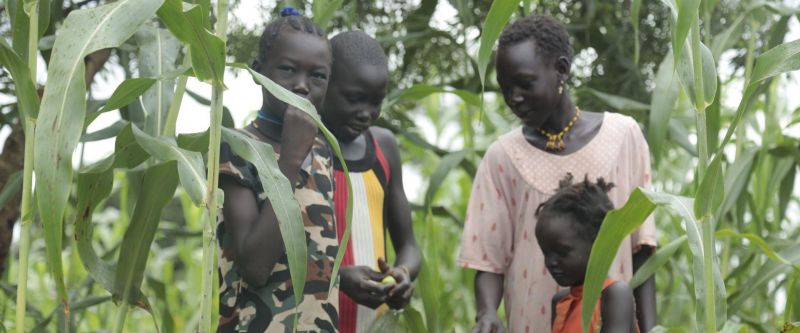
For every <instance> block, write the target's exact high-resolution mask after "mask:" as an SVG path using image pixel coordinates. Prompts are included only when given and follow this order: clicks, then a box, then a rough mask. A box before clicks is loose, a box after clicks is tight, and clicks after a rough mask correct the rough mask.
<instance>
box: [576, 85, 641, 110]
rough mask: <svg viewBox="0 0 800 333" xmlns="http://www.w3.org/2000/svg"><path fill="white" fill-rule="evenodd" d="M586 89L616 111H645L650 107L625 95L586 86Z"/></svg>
mask: <svg viewBox="0 0 800 333" xmlns="http://www.w3.org/2000/svg"><path fill="white" fill-rule="evenodd" d="M586 90H587V91H588V92H590V93H591V94H592V95H594V96H596V97H597V98H599V99H600V100H601V101H603V102H604V103H606V104H608V106H610V107H612V108H613V109H615V110H617V111H626V110H630V111H646V110H649V109H650V105H647V104H644V103H642V102H639V101H634V100H632V99H630V98H627V97H622V96H619V95H613V94H607V93H604V92H601V91H597V90H595V89H592V88H586Z"/></svg>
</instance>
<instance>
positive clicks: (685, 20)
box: [672, 0, 700, 64]
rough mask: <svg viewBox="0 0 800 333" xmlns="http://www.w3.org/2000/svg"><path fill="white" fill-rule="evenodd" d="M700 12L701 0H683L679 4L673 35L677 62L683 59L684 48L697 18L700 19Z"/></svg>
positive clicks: (674, 53) (673, 46)
mask: <svg viewBox="0 0 800 333" xmlns="http://www.w3.org/2000/svg"><path fill="white" fill-rule="evenodd" d="M699 12H700V0H682V1H681V2H680V4H679V5H678V18H677V21H676V22H675V27H674V28H673V31H674V34H673V36H672V48H673V55H674V56H675V63H678V62H679V61H680V60H681V59H683V49H684V48H685V46H684V45H686V43H685V42H686V38H687V37H688V36H689V30H691V28H692V24H693V23H694V22H695V20H698V17H699ZM689 63H690V64H691V62H689Z"/></svg>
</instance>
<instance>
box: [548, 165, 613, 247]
mask: <svg viewBox="0 0 800 333" xmlns="http://www.w3.org/2000/svg"><path fill="white" fill-rule="evenodd" d="M572 180H573V177H572V174H571V173H567V176H566V177H565V178H564V179H562V180H561V181H559V183H558V185H559V188H558V191H557V192H556V194H554V195H553V196H552V197H550V198H549V199H547V201H545V202H543V203H542V204H540V205H539V207H537V208H536V216H537V217H541V216H554V215H567V214H568V215H571V216H572V218H573V220H574V221H575V223H577V224H578V225H580V226H581V227H582V228H581V229H583V230H581V231H579V235H581V236H582V237H583V238H584V239H586V240H590V241H594V239H595V237H597V232H598V231H600V225H602V224H603V220H604V219H605V217H606V214H608V212H609V211H611V210H612V209H614V204H612V203H611V199H609V198H608V194H607V193H608V191H610V190H611V189H612V188H613V187H614V183H607V182H606V181H605V180H604V179H603V178H597V182H596V183H593V182H590V181H589V177H588V175H587V176H584V179H583V181H582V182H579V183H577V184H573V183H572Z"/></svg>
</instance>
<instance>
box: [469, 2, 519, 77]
mask: <svg viewBox="0 0 800 333" xmlns="http://www.w3.org/2000/svg"><path fill="white" fill-rule="evenodd" d="M518 5H519V0H495V1H493V2H492V7H490V8H489V13H488V14H487V15H486V21H485V22H484V24H483V33H482V34H481V44H480V48H479V49H478V75H479V76H480V79H481V86H484V85H485V84H486V67H487V66H489V59H490V58H491V56H492V49H493V48H494V43H495V42H496V41H497V38H499V37H500V33H501V32H502V31H503V27H505V26H506V23H508V20H509V19H510V18H511V14H513V13H514V10H516V9H517V6H518Z"/></svg>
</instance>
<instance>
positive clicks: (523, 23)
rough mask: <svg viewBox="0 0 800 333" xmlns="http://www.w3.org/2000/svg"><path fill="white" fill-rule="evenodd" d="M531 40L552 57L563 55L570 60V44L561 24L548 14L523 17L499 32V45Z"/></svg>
mask: <svg viewBox="0 0 800 333" xmlns="http://www.w3.org/2000/svg"><path fill="white" fill-rule="evenodd" d="M527 40H533V41H534V42H535V43H536V47H537V48H538V49H539V50H541V51H542V52H543V53H544V54H545V55H546V56H548V57H551V58H553V59H555V58H558V57H561V56H564V57H567V59H569V60H570V61H572V45H570V42H569V34H568V33H567V29H566V28H565V27H564V25H563V24H561V23H560V22H558V21H556V20H555V19H554V18H552V17H550V16H544V15H533V16H527V17H523V18H521V19H519V20H516V21H514V22H513V23H511V24H509V25H507V26H506V28H505V29H503V32H502V33H501V34H500V40H499V42H498V43H499V47H501V48H503V47H508V46H512V45H515V44H518V43H521V42H524V41H527Z"/></svg>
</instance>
